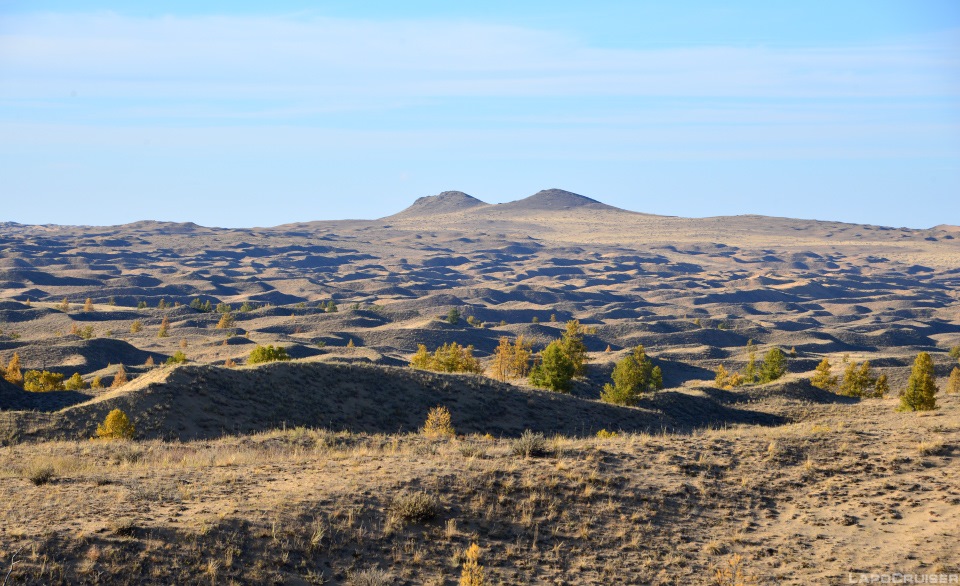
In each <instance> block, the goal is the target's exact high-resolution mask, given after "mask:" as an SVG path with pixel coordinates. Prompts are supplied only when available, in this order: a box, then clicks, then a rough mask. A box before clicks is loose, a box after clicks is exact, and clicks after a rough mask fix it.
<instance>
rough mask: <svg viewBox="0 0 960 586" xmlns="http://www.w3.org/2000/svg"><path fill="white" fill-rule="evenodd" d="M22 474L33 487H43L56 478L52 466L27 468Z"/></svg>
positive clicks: (42, 464)
mask: <svg viewBox="0 0 960 586" xmlns="http://www.w3.org/2000/svg"><path fill="white" fill-rule="evenodd" d="M24 474H25V476H26V477H27V479H28V480H29V481H30V482H32V483H33V485H34V486H43V485H44V484H47V483H48V482H50V481H51V480H53V479H54V478H56V476H57V473H56V470H54V468H53V466H51V465H49V464H44V463H41V464H37V465H34V466H30V467H28V468H27V469H26V470H24Z"/></svg>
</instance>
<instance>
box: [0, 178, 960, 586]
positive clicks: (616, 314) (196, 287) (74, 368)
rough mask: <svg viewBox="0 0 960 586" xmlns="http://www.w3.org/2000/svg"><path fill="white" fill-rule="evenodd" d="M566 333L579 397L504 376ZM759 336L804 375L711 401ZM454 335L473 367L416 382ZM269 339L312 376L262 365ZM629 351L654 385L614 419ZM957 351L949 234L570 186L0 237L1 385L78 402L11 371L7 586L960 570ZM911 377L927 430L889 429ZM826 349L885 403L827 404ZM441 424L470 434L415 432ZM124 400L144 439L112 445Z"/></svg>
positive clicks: (815, 577)
mask: <svg viewBox="0 0 960 586" xmlns="http://www.w3.org/2000/svg"><path fill="white" fill-rule="evenodd" d="M638 207H641V206H640V205H639V204H638ZM88 299H89V303H88V302H87V300H88ZM208 302H209V307H210V310H207V307H208V306H207V303H208ZM218 305H219V306H220V308H221V309H220V311H218V310H217V309H216V307H217V306H218ZM334 308H335V311H334ZM451 312H453V313H455V314H457V315H459V316H460V318H459V319H448V316H449V315H450V314H451ZM225 315H227V316H228V317H229V320H227V322H225V323H224V321H223V320H224V316H225ZM571 320H578V321H579V323H580V324H581V325H582V327H583V329H582V332H583V343H584V344H585V345H586V349H587V351H588V358H589V360H588V363H587V366H586V371H585V372H584V374H583V376H580V377H577V378H576V379H575V380H574V381H573V385H572V388H571V389H570V392H569V393H557V392H552V391H548V390H542V389H537V388H535V387H534V386H532V385H531V384H530V383H529V382H528V381H527V380H526V379H525V378H516V379H508V380H505V381H501V380H496V378H497V377H494V376H492V375H491V373H490V369H491V367H492V362H493V360H492V354H493V352H494V351H495V349H496V348H497V346H498V343H499V341H500V339H501V338H503V337H507V338H508V339H511V340H513V339H516V338H517V337H518V336H523V338H524V339H525V340H527V341H529V342H530V343H532V350H533V351H534V352H535V353H536V352H539V351H541V350H543V348H544V347H545V346H546V345H547V344H548V343H549V342H551V341H552V340H555V339H557V338H559V337H560V336H561V335H562V334H563V332H564V331H565V327H566V324H567V323H568V322H570V321H571ZM451 322H453V323H451ZM162 328H163V329H165V330H166V332H165V333H166V334H167V335H164V336H160V335H159V333H160V330H161V329H162ZM751 341H752V343H753V344H755V353H757V354H759V355H760V356H763V355H764V353H765V352H767V351H768V350H770V349H772V348H780V349H782V350H783V352H784V353H785V355H786V374H784V375H783V376H782V377H781V378H778V379H777V380H775V381H773V382H769V383H766V384H753V385H750V384H747V385H740V386H736V387H733V388H720V387H719V386H718V385H716V384H715V371H716V369H717V368H718V367H720V366H722V367H724V368H725V369H727V370H729V371H731V372H733V371H741V372H742V371H743V370H744V369H745V368H746V367H747V364H748V361H749V356H750V352H751V350H750V349H748V343H751ZM450 342H457V343H458V344H461V345H463V346H467V345H471V346H473V348H474V354H475V356H476V357H477V358H479V359H480V361H481V364H482V365H483V366H484V367H486V368H487V374H486V375H479V374H455V373H453V374H451V373H436V372H428V371H424V370H418V369H413V368H411V367H410V366H409V363H410V360H411V357H412V356H413V355H414V353H415V352H416V351H417V349H418V345H420V344H422V345H425V346H426V347H427V349H428V350H429V351H431V352H432V351H433V350H434V349H435V348H437V347H439V346H441V345H442V344H446V343H450ZM265 345H273V346H281V347H283V348H285V349H286V352H287V353H288V354H289V356H290V357H291V358H293V360H290V361H282V362H271V363H268V364H262V365H246V364H245V363H246V361H247V359H248V357H249V356H250V354H251V351H252V350H253V349H254V348H256V347H257V346H265ZM637 345H643V346H644V348H645V349H646V352H647V354H648V356H649V357H650V358H651V359H652V361H653V364H655V365H656V366H658V367H660V369H661V371H662V373H663V383H664V384H663V387H664V388H663V389H662V390H659V391H656V392H650V393H644V394H643V395H642V397H640V399H639V400H638V401H637V402H636V404H635V405H633V406H622V405H614V404H610V403H607V402H602V401H600V395H601V390H602V388H603V385H604V383H607V382H609V381H610V380H611V373H612V371H613V369H614V364H615V363H617V361H619V360H621V359H623V358H624V357H625V356H627V355H628V354H629V353H630V352H631V350H632V349H633V348H634V347H636V346H637ZM957 345H960V228H958V227H955V226H949V225H943V226H938V227H935V228H931V229H928V230H915V229H907V228H890V227H879V226H868V225H857V224H845V223H839V222H829V221H813V220H794V219H786V218H770V217H761V216H735V217H718V218H700V219H689V218H677V217H664V216H654V215H647V214H641V213H635V212H630V211H625V210H621V209H617V208H613V207H610V206H607V205H604V204H602V203H600V202H598V201H595V200H593V199H590V198H586V197H583V196H580V195H577V194H573V193H569V192H566V191H562V190H557V189H551V190H546V191H542V192H539V193H537V194H535V195H533V196H530V197H528V198H525V199H522V200H519V201H515V202H511V203H505V204H496V205H491V204H485V203H483V202H481V201H479V200H476V199H474V198H472V197H470V196H469V195H466V194H463V193H460V192H444V193H442V194H440V195H437V196H431V197H425V198H421V199H420V200H417V201H416V202H415V203H414V204H413V205H412V206H410V207H409V208H408V209H407V210H405V211H403V212H401V213H399V214H396V215H393V216H389V217H385V218H382V219H379V220H362V221H361V220H344V221H325V222H304V223H298V224H290V225H284V226H277V227H273V228H252V229H220V228H206V227H201V226H197V225H194V224H172V223H162V222H137V223H134V224H127V225H123V226H110V227H91V226H24V225H19V224H12V223H5V224H0V359H2V365H4V366H5V365H6V364H7V363H8V362H9V361H10V360H11V358H12V357H13V355H14V353H16V354H17V356H18V358H19V360H20V363H21V368H22V369H23V370H24V371H26V370H37V371H49V372H53V373H56V374H62V375H64V377H65V378H66V377H70V376H71V375H73V374H74V373H79V375H80V378H81V379H82V380H83V383H84V384H83V385H82V386H83V387H84V388H80V389H76V390H57V391H51V392H28V391H26V390H24V389H22V388H20V387H18V386H16V385H14V384H9V383H6V382H5V381H2V380H0V409H2V412H0V443H2V447H0V512H2V514H3V517H2V518H3V524H2V527H0V576H6V583H10V584H19V583H29V584H49V583H69V584H72V583H89V584H98V583H130V584H140V583H156V584H169V583H211V584H220V583H224V584H230V583H237V584H260V583H284V584H302V583H314V584H320V583H333V584H339V583H344V584H438V585H439V584H456V583H458V581H459V580H460V579H461V573H462V571H463V567H464V565H465V564H466V563H467V562H468V561H469V560H468V556H467V553H466V552H467V550H468V548H469V547H470V545H471V544H474V543H475V544H477V545H478V546H479V548H480V552H481V553H480V558H479V564H480V565H482V567H483V571H484V574H485V580H486V582H485V583H487V584H610V583H625V584H645V583H655V584H674V583H717V584H748V583H757V584H767V583H770V584H774V583H797V584H801V583H810V582H813V583H838V584H839V583H848V582H849V581H850V580H858V579H860V577H861V576H862V575H871V574H877V575H879V574H884V573H887V574H890V573H895V572H900V573H917V574H922V575H929V574H937V575H940V574H943V575H950V574H957V573H958V572H960V540H958V538H960V529H958V527H960V474H958V472H960V464H958V461H957V456H958V455H960V451H958V446H960V395H956V394H953V395H951V394H948V393H947V392H946V391H947V389H948V377H949V376H950V374H951V372H952V369H953V368H954V367H956V366H957V360H956V358H955V357H952V356H950V355H949V353H948V352H949V351H950V349H951V348H953V347H956V346H957ZM921 352H927V353H929V354H930V356H931V357H932V359H933V364H934V369H935V376H936V382H937V385H938V386H939V387H940V392H939V393H938V394H937V403H938V406H939V408H938V409H936V410H933V411H924V412H919V413H918V412H898V411H897V406H898V402H899V401H898V397H897V395H898V392H899V391H900V390H901V389H903V388H904V387H905V386H906V385H907V381H908V377H909V376H910V374H911V367H912V365H913V363H914V358H915V357H916V356H917V354H918V353H921ZM171 358H174V362H177V363H176V364H166V363H167V362H168V361H169V360H170V359H171ZM824 358H827V359H828V360H829V362H830V363H831V364H832V365H833V371H832V373H833V375H835V376H838V377H842V376H843V374H844V368H845V365H849V364H851V363H853V364H856V363H863V362H864V361H869V362H870V365H871V367H872V369H873V371H872V372H873V373H875V375H876V376H880V375H886V377H887V380H888V381H889V389H890V391H889V392H888V393H887V394H886V396H885V397H882V398H876V397H870V398H858V397H849V396H844V395H842V394H840V393H838V392H835V391H833V390H829V389H823V388H818V387H815V386H813V385H812V384H811V382H810V379H811V377H812V376H813V375H814V369H815V368H816V367H817V366H818V364H820V363H821V362H822V361H823V359H824ZM184 360H185V361H184ZM121 365H122V368H123V371H124V372H125V375H126V377H127V378H129V379H130V380H129V382H127V383H126V384H122V385H112V382H113V379H114V377H115V376H116V375H117V373H118V369H119V368H120V366H121ZM94 379H99V381H100V382H101V383H102V386H103V388H89V383H91V382H93V381H94ZM111 387H112V388H111ZM436 406H444V407H446V408H447V409H448V410H449V412H450V415H451V418H452V426H453V428H454V429H455V431H456V435H455V436H453V437H449V438H448V437H429V436H427V435H425V434H423V433H420V432H419V431H418V430H419V429H420V427H421V426H423V425H424V421H425V419H426V417H427V413H428V411H429V410H430V409H431V408H433V407H436ZM114 409H121V410H122V411H123V412H124V413H126V414H128V415H129V417H130V419H131V420H132V423H133V424H134V426H135V428H136V433H135V439H133V440H121V441H102V440H100V441H92V440H91V438H93V437H95V435H96V432H97V426H98V424H101V423H102V422H103V421H104V418H105V417H106V415H107V414H108V413H109V412H111V411H112V410H114ZM525 432H533V434H540V435H542V438H543V439H542V443H538V442H539V440H531V439H530V438H532V437H533V438H539V437H540V436H534V435H531V434H530V433H527V434H526V436H525V435H524V434H525ZM598 432H599V435H598ZM529 441H534V443H537V444H538V445H536V446H534V447H535V448H536V449H533V450H525V449H524V446H525V445H527V444H525V443H524V442H529ZM528 447H529V446H528ZM43 476H46V477H45V478H44V477H43ZM37 480H41V482H37ZM418 498H419V499H421V501H423V502H420V503H419V505H421V507H422V508H423V510H422V511H414V512H412V513H411V512H410V510H409V509H410V507H411V506H413V505H417V504H418V502H417V499H418Z"/></svg>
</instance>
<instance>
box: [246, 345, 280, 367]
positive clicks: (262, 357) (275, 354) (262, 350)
mask: <svg viewBox="0 0 960 586" xmlns="http://www.w3.org/2000/svg"><path fill="white" fill-rule="evenodd" d="M278 360H290V355H289V354H287V350H286V348H283V347H281V346H277V347H274V346H273V345H272V344H269V345H267V346H259V345H258V346H257V347H256V348H254V349H253V351H252V352H250V357H249V358H247V364H262V363H264V362H276V361H278Z"/></svg>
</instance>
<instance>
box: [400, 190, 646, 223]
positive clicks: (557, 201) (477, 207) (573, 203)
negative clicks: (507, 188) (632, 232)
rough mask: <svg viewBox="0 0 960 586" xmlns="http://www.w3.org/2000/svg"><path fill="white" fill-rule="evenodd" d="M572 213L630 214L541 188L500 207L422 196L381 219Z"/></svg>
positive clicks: (450, 196) (468, 198)
mask: <svg viewBox="0 0 960 586" xmlns="http://www.w3.org/2000/svg"><path fill="white" fill-rule="evenodd" d="M573 210H580V211H585V210H593V211H615V212H622V213H630V212H627V211H626V210H622V209H620V208H616V207H613V206H609V205H607V204H604V203H602V202H599V201H597V200H595V199H591V198H589V197H586V196H584V195H579V194H577V193H572V192H570V191H564V190H562V189H544V190H542V191H539V192H537V193H535V194H533V195H531V196H529V197H526V198H523V199H520V200H516V201H511V202H509V203H503V204H488V203H486V202H484V201H481V200H479V199H477V198H475V197H473V196H472V195H468V194H466V193H463V192H462V191H444V192H442V193H439V194H437V195H431V196H427V197H421V198H419V199H417V200H416V201H415V202H413V205H411V206H410V207H408V208H406V209H405V210H403V211H402V212H400V213H398V214H394V215H393V216H388V217H387V218H384V219H389V220H395V219H413V218H422V217H429V216H437V215H447V214H459V213H469V214H470V215H475V216H480V217H483V216H487V215H490V213H491V212H492V213H494V214H503V213H516V214H525V213H527V212H538V213H539V212H564V211H573Z"/></svg>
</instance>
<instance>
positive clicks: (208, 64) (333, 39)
mask: <svg viewBox="0 0 960 586" xmlns="http://www.w3.org/2000/svg"><path fill="white" fill-rule="evenodd" d="M947 43H950V40H949V37H944V38H939V39H938V38H936V37H932V38H929V39H926V40H925V41H923V42H921V41H915V42H912V43H904V44H897V45H887V46H864V47H833V48H831V47H820V48H769V47H696V48H674V49H648V50H638V49H616V50H615V49H600V48H595V47H591V46H589V45H587V44H586V43H584V42H582V41H580V40H579V39H577V38H573V37H568V36H564V35H561V34H557V33H551V32H545V31H538V30H532V29H527V28H520V27H514V26H497V25H491V24H477V23H470V22H445V21H435V20H420V21H392V22H377V21H363V20H347V19H330V18H311V19H307V20H300V19H291V18H281V17H275V18H269V17H199V16H198V17H189V18H186V17H167V18H157V19H145V18H133V17H126V16H120V15H115V14H77V15H56V14H48V15H32V16H14V17H11V18H8V19H6V22H5V24H4V25H3V31H2V32H0V96H2V97H5V98H32V97H45V96H62V95H64V94H65V93H67V92H77V93H79V94H80V95H83V96H86V97H100V98H141V99H142V98H180V99H300V100H303V99H334V98H341V99H343V98H351V97H357V98H360V97H370V96H374V95H375V96H380V97H382V98H384V99H391V98H392V99H415V98H423V97H457V96H472V97H477V96H490V97H542V96H587V97H589V96H648V97H650V96H678V97H679V96H684V97H754V98H757V97H786V96H789V97H865V96H869V97H874V98H876V97H929V96H937V97H944V96H953V97H955V96H958V95H960V76H958V75H957V71H958V69H960V65H958V61H960V57H958V55H957V54H956V53H952V52H950V51H948V50H946V49H945V44H947Z"/></svg>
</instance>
